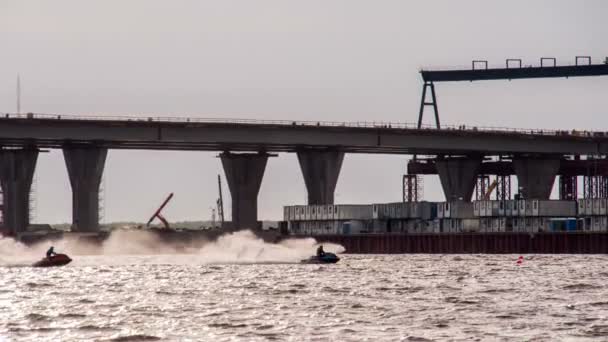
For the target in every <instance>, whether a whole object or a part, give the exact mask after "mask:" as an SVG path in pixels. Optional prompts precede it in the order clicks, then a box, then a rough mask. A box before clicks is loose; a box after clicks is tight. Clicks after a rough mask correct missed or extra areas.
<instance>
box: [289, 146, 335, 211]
mask: <svg viewBox="0 0 608 342" xmlns="http://www.w3.org/2000/svg"><path fill="white" fill-rule="evenodd" d="M343 160H344V152H335V151H315V150H309V151H299V152H298V161H299V162H300V169H302V174H303V175H304V183H306V190H307V191H308V204H334V192H335V190H336V184H337V183H338V176H339V175H340V169H341V168H342V161H343Z"/></svg>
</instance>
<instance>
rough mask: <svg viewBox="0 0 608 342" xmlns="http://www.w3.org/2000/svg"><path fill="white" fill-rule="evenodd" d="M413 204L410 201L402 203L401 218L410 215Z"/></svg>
mask: <svg viewBox="0 0 608 342" xmlns="http://www.w3.org/2000/svg"><path fill="white" fill-rule="evenodd" d="M411 205H412V203H410V202H404V203H403V204H401V218H404V219H407V218H409V217H410V211H411V210H410V207H411Z"/></svg>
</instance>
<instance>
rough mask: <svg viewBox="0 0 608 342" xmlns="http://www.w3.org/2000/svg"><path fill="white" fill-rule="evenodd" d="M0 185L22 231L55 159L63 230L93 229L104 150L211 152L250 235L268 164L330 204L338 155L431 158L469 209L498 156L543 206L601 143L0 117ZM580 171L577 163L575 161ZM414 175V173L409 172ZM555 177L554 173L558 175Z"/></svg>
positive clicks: (579, 136)
mask: <svg viewBox="0 0 608 342" xmlns="http://www.w3.org/2000/svg"><path fill="white" fill-rule="evenodd" d="M0 146H1V148H2V149H1V151H0V183H1V184H2V189H3V193H4V205H3V213H4V222H5V225H6V226H7V227H8V228H10V230H11V231H12V232H14V233H18V232H21V231H23V230H24V229H25V228H26V227H27V225H28V224H29V216H28V213H29V201H28V198H29V191H30V187H31V182H32V177H33V174H34V170H35V166H36V160H37V156H38V153H39V152H40V150H41V149H62V150H63V154H64V158H65V162H66V167H67V170H68V175H69V179H70V184H71V187H72V192H73V218H72V223H73V229H74V230H78V231H95V230H97V229H98V227H99V223H98V221H99V212H98V204H99V203H98V197H99V185H100V181H101V176H102V173H103V169H104V165H105V160H106V156H107V153H108V150H110V149H138V150H139V149H146V150H184V151H185V150H188V151H193V150H194V151H218V152H221V154H220V158H221V162H222V165H223V168H224V171H225V174H226V180H227V182H228V186H229V188H230V192H231V195H232V196H231V197H232V225H233V226H234V227H256V226H257V225H258V220H257V195H258V192H259V189H260V185H261V182H262V177H263V175H264V170H265V167H266V163H267V161H268V157H271V156H274V155H275V154H276V153H279V152H287V153H297V156H298V161H299V164H300V168H301V171H302V174H303V176H304V181H305V184H306V188H307V192H308V203H309V204H333V202H334V191H335V187H336V183H337V180H338V177H339V174H340V169H341V166H342V161H343V158H344V155H345V154H346V153H374V154H403V155H405V154H417V155H431V156H434V157H433V163H432V164H429V165H427V166H424V165H418V168H419V169H420V172H419V173H437V174H439V177H440V179H441V183H442V186H443V189H444V192H445V195H446V198H447V199H449V200H451V199H459V200H470V199H471V195H472V192H473V188H474V186H475V179H476V177H477V175H478V174H479V172H480V170H482V169H484V168H485V169H487V168H489V167H490V168H491V167H492V165H491V164H489V163H488V162H487V161H486V160H485V159H484V158H487V157H488V156H501V157H503V156H505V157H508V158H510V159H512V160H511V161H509V162H508V163H509V167H507V168H506V169H505V170H509V171H508V172H512V173H514V174H516V175H517V177H518V178H519V180H520V182H519V183H520V184H524V186H523V188H524V189H523V190H524V193H525V196H526V197H528V198H548V196H549V194H550V189H551V187H552V185H553V182H554V179H555V176H556V175H557V174H558V173H559V172H561V171H560V167H561V165H562V164H563V163H564V158H565V157H566V156H580V155H605V154H607V153H608V133H606V132H581V131H556V130H517V129H506V128H481V127H466V126H456V127H450V126H443V127H442V128H434V127H430V126H421V127H420V128H418V125H416V124H404V123H375V122H350V123H346V122H304V121H268V120H267V121H257V120H226V119H202V118H175V117H165V118H158V117H111V116H65V115H52V114H31V113H30V114H24V115H17V114H3V115H2V116H1V117H0ZM581 162H584V161H581ZM413 167H414V168H415V165H414V166H413ZM561 169H563V167H561Z"/></svg>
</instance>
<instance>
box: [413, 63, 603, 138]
mask: <svg viewBox="0 0 608 342" xmlns="http://www.w3.org/2000/svg"><path fill="white" fill-rule="evenodd" d="M420 74H421V75H422V80H423V81H424V85H423V87H422V100H421V101H420V114H419V116H418V128H421V127H422V117H423V114H424V108H425V107H426V106H433V110H434V112H435V123H436V125H437V128H440V125H439V112H438V110H437V96H436V95H435V85H434V82H460V81H469V82H472V81H483V80H514V79H529V78H555V77H566V78H568V77H583V76H606V75H608V57H607V58H606V60H605V61H604V63H602V64H592V61H591V57H590V56H576V57H575V65H568V66H558V65H557V60H556V59H555V58H553V57H541V58H540V66H531V65H529V66H525V67H524V66H522V60H521V59H519V58H508V59H506V60H505V67H504V68H488V61H486V60H474V61H472V62H471V69H455V70H421V71H420ZM427 88H430V89H431V95H432V99H431V101H430V102H427V101H426V91H427Z"/></svg>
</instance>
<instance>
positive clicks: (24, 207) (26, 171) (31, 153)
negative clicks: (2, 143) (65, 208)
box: [0, 150, 38, 235]
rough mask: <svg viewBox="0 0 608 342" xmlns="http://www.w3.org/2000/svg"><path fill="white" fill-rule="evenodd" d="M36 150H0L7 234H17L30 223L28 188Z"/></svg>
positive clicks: (32, 175)
mask: <svg viewBox="0 0 608 342" xmlns="http://www.w3.org/2000/svg"><path fill="white" fill-rule="evenodd" d="M37 159H38V150H2V151H0V184H1V185H2V194H3V197H4V198H3V200H4V202H3V207H2V209H3V210H2V216H3V220H4V227H5V229H6V230H7V231H8V232H9V234H12V235H16V234H19V233H21V232H23V231H25V229H26V228H27V226H28V225H29V224H30V189H31V186H32V179H33V177H34V170H35V169H36V160H37Z"/></svg>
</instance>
